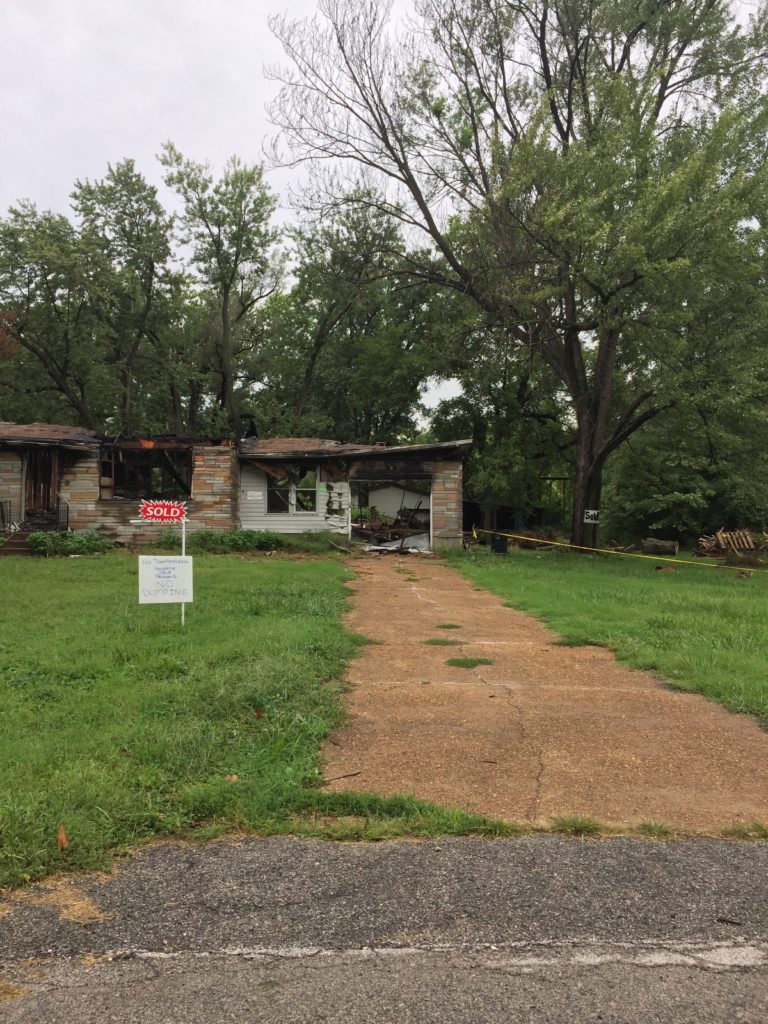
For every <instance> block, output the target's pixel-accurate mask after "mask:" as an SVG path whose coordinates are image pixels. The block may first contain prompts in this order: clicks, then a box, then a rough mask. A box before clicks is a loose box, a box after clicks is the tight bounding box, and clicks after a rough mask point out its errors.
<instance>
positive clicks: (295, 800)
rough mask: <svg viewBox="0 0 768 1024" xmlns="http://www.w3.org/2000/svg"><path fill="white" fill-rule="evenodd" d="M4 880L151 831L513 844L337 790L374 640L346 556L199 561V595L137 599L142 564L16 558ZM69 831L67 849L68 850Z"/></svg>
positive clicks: (8, 585) (132, 841) (5, 689)
mask: <svg viewBox="0 0 768 1024" xmlns="http://www.w3.org/2000/svg"><path fill="white" fill-rule="evenodd" d="M0 576H1V577H2V592H3V596H4V602H3V604H4V607H3V620H2V629H1V630H0V701H1V702H2V709H3V710H2V715H0V886H3V885H9V884H19V883H22V882H24V881H27V880H29V879H34V878H39V877H41V876H43V875H45V874H46V873H48V872H50V871H53V870H60V869H67V870H69V869H75V868H77V869H84V868H95V867H102V866H106V865H107V864H108V862H109V857H108V852H109V851H121V850H126V849H130V848H131V847H133V846H135V845H136V844H138V843H140V842H142V841H144V840H146V839H149V838H151V837H153V836H163V835H170V834H180V835H198V836H200V837H208V836H211V835H215V834H218V833H221V832H223V831H225V830H226V829H228V828H232V827H235V828H237V827H240V828H247V829H252V830H255V831H258V832H260V833H268V832H270V833H280V832H293V833H300V834H316V835H322V836H333V837H346V838H352V837H358V836H363V835H364V836H365V837H367V838H379V837H383V836H385V835H395V834H397V835H403V834H414V835H427V834H443V833H455V834H460V833H470V832H471V833H487V834H494V835H501V834H514V832H515V829H514V826H506V825H500V824H498V823H493V822H488V821H487V820H486V819H484V818H482V817H480V816H478V815H470V814H465V813H462V812H459V811H451V810H444V809H441V808H436V807H432V806H431V805H429V804H426V803H423V802H419V801H416V800H412V799H408V798H391V799H383V798H379V797H374V796H365V795H358V794H354V793H343V794H329V793H326V792H323V791H321V790H320V789H319V788H318V787H319V785H320V783H321V781H322V780H321V777H320V774H319V766H318V750H319V746H320V743H321V741H322V739H323V738H324V737H325V736H326V734H327V733H328V731H329V729H331V728H332V727H333V725H334V724H336V723H337V722H338V721H339V719H340V717H341V709H340V691H341V687H340V683H339V680H340V678H341V673H342V671H343V668H344V665H345V662H346V660H347V659H348V658H349V657H351V656H353V655H354V654H355V651H356V649H357V647H358V645H359V642H360V640H359V638H356V637H354V636H353V635H352V634H350V633H348V632H346V631H345V630H344V628H343V626H342V624H341V614H342V612H343V610H344V605H345V596H346V590H345V586H344V583H345V579H346V578H347V570H346V569H345V567H344V566H343V565H342V564H341V563H339V562H338V561H332V560H324V561H320V560H319V559H310V560H307V559H303V560H300V561H287V560H283V561H278V560H276V559H267V558H264V559H256V560H243V559H242V558H237V557H220V556H215V555H207V554H203V555H198V556H197V557H196V560H195V602H194V604H193V605H190V606H188V608H187V625H186V627H184V628H182V626H181V624H180V621H179V619H180V615H179V608H178V606H177V605H141V606H140V605H139V604H138V603H137V589H138V588H137V567H136V559H135V558H133V557H131V556H129V555H124V554H112V555H106V556H103V557H98V558H81V559H76V560H64V561H62V560H41V561H37V560H33V559H23V558H6V559H3V560H2V563H0ZM60 825H64V828H65V830H66V833H67V835H68V837H69V845H68V846H67V847H66V848H65V849H64V850H59V849H58V846H57V833H58V830H59V826H60Z"/></svg>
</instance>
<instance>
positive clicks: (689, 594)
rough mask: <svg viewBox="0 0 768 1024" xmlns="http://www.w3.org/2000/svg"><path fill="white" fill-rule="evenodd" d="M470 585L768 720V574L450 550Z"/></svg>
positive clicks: (575, 639) (571, 640)
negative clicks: (745, 575) (660, 569)
mask: <svg viewBox="0 0 768 1024" xmlns="http://www.w3.org/2000/svg"><path fill="white" fill-rule="evenodd" d="M449 558H450V561H451V563H452V564H453V565H454V566H455V567H456V568H457V569H459V570H460V571H461V572H463V573H464V574H465V575H466V576H467V577H468V578H469V579H470V580H472V581H473V582H474V583H481V584H482V585H483V587H485V588H487V589H488V590H491V591H493V592H494V593H496V594H499V595H500V596H501V597H503V598H505V599H506V600H507V603H508V604H509V605H510V606H511V607H514V608H519V609H522V610H523V611H526V612H530V613H532V614H533V615H536V616H538V617H539V618H541V619H542V620H543V621H544V622H545V623H547V625H549V626H551V627H552V628H553V629H554V630H556V631H557V632H558V633H560V634H561V636H562V638H563V639H562V641H561V642H562V643H565V644H566V645H578V644H598V645H601V646H603V647H607V648H609V649H611V650H612V651H615V652H616V654H617V656H618V657H619V659H620V660H621V661H623V662H625V663H626V664H628V665H632V666H634V667H635V668H641V669H647V670H650V671H653V672H658V673H659V674H660V675H661V676H663V677H664V678H665V679H667V680H668V681H669V682H670V683H672V684H673V685H674V686H676V687H678V688H680V689H683V690H690V691H695V692H698V693H703V694H704V695H705V696H706V697H709V698H710V699H711V700H716V701H719V702H720V703H721V704H723V705H725V707H727V708H728V709H729V710H731V711H738V712H747V713H750V714H754V715H758V716H759V717H761V718H762V719H763V721H765V722H768V677H767V676H766V670H765V666H766V664H768V573H754V574H753V575H752V576H751V577H750V578H749V579H745V578H743V577H740V576H739V575H738V573H737V572H735V571H733V570H730V569H719V568H711V567H706V566H710V565H711V563H705V566H702V565H700V564H699V563H698V562H696V561H692V562H691V565H690V566H685V565H680V566H678V567H677V568H678V572H675V573H659V572H656V571H655V565H656V564H657V560H656V559H650V560H649V561H647V562H646V561H641V560H639V559H632V558H626V559H625V558H611V557H609V556H601V555H585V554H576V553H573V552H560V551H520V550H517V549H514V550H511V551H510V553H509V555H508V556H507V557H506V558H499V557H498V556H497V555H491V554H489V553H488V554H486V553H484V552H478V551H476V550H473V551H470V552H456V553H452V554H450V555H449Z"/></svg>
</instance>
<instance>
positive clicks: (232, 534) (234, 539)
mask: <svg viewBox="0 0 768 1024" xmlns="http://www.w3.org/2000/svg"><path fill="white" fill-rule="evenodd" d="M187 546H188V547H189V548H190V550H192V551H209V552H212V553H214V554H219V555H225V554H228V553H229V552H231V551H276V550H277V549H278V548H281V547H283V546H284V541H283V538H282V537H281V536H280V534H279V533H274V532H273V531H272V530H227V531H226V532H224V533H217V532H216V531H215V530H196V531H195V532H194V533H191V534H190V535H189V537H188V538H187Z"/></svg>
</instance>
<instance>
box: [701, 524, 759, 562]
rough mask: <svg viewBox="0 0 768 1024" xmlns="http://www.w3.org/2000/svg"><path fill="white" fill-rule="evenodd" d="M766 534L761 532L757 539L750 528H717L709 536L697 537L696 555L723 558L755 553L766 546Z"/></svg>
mask: <svg viewBox="0 0 768 1024" xmlns="http://www.w3.org/2000/svg"><path fill="white" fill-rule="evenodd" d="M766 541H768V535H766V534H763V535H762V536H761V537H759V538H758V539H757V540H755V538H754V537H753V536H752V533H751V531H750V530H718V531H717V533H713V534H711V535H710V536H704V537H699V546H698V548H697V549H696V554H697V555H704V556H710V557H712V558H723V557H725V556H727V555H729V554H733V555H750V554H752V555H756V554H759V553H760V552H761V551H762V550H763V549H764V548H765V546H766Z"/></svg>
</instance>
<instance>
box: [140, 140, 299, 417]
mask: <svg viewBox="0 0 768 1024" xmlns="http://www.w3.org/2000/svg"><path fill="white" fill-rule="evenodd" d="M160 160H161V163H162V164H163V166H164V167H165V168H166V175H165V181H166V184H167V185H169V186H170V187H171V188H172V189H174V191H175V192H176V193H177V194H178V196H179V197H180V199H181V201H182V204H183V213H182V215H181V219H180V227H181V241H182V243H183V244H185V245H187V246H189V250H190V256H191V263H192V265H193V267H194V269H195V271H196V273H197V275H198V278H199V281H200V283H201V285H202V286H203V287H205V288H206V289H208V295H209V297H210V301H211V303H212V306H213V308H215V314H216V315H215V321H212V322H211V324H210V338H211V349H212V352H211V355H212V365H213V369H214V371H215V372H216V374H217V376H218V380H219V387H218V396H217V397H218V405H219V408H220V409H221V410H222V411H223V412H224V414H225V415H226V419H227V421H228V425H229V428H230V430H231V431H232V432H233V434H234V435H235V436H236V437H239V436H240V434H241V433H242V430H243V422H242V415H243V409H244V401H243V396H241V395H239V394H238V385H239V377H238V371H239V365H238V364H239V362H240V357H241V356H242V355H243V350H244V349H246V348H247V346H248V338H249V337H250V334H249V332H248V331H247V330H246V328H247V323H248V316H249V314H250V313H251V311H252V310H253V309H254V307H256V304H257V303H258V302H259V301H261V300H262V299H264V298H266V297H267V296H268V295H270V294H271V293H272V292H273V291H274V290H275V289H276V288H277V286H278V284H279V281H280V277H281V269H282V265H281V258H280V255H279V253H278V252H277V251H276V248H275V242H276V240H277V231H276V230H275V229H274V228H273V227H272V226H271V224H270V219H271V216H272V214H273V213H274V210H275V207H276V205H277V201H276V199H275V198H274V196H273V195H272V193H271V192H270V191H269V189H268V188H267V186H266V184H265V182H264V177H263V172H262V168H261V167H260V166H258V165H253V166H248V165H246V164H243V163H242V161H240V160H239V159H238V158H237V157H233V158H232V159H230V160H229V161H228V163H227V165H226V167H225V168H224V173H223V174H222V176H221V178H220V179H219V180H218V181H215V180H214V177H213V175H212V174H211V173H210V169H209V168H208V166H207V165H206V164H201V163H198V162H196V161H194V160H189V159H186V158H185V157H183V156H182V154H181V153H180V152H179V151H178V150H177V149H176V147H175V146H173V145H172V144H171V143H167V144H166V145H165V147H164V149H163V153H162V155H161V157H160Z"/></svg>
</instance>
